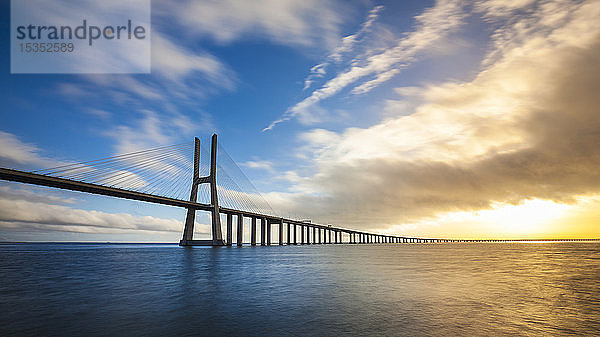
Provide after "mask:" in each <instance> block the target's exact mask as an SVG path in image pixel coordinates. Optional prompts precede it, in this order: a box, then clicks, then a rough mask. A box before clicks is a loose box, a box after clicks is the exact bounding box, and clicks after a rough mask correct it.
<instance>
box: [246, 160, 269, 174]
mask: <svg viewBox="0 0 600 337" xmlns="http://www.w3.org/2000/svg"><path fill="white" fill-rule="evenodd" d="M241 165H242V166H245V167H248V168H252V169H261V170H266V171H269V172H272V171H273V163H272V162H270V161H267V160H250V161H247V162H244V163H241Z"/></svg>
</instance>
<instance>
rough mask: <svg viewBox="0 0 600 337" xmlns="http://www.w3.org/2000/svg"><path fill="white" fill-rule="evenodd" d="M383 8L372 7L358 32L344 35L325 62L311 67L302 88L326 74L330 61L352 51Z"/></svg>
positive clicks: (336, 60) (337, 61)
mask: <svg viewBox="0 0 600 337" xmlns="http://www.w3.org/2000/svg"><path fill="white" fill-rule="evenodd" d="M381 10H383V6H375V7H374V8H373V9H371V10H370V11H369V13H368V15H367V19H366V20H365V22H363V23H362V24H361V25H360V29H359V30H358V31H357V32H356V33H354V34H352V35H348V36H344V37H343V38H342V39H341V40H340V41H339V43H338V45H337V46H336V47H335V49H333V51H332V52H331V53H330V54H329V55H328V56H327V58H326V60H325V62H323V63H319V64H317V65H315V66H313V67H312V68H310V75H308V77H307V78H306V79H305V80H304V88H303V89H302V90H306V89H308V88H309V87H310V86H311V85H312V83H313V82H314V81H315V80H316V79H317V78H321V77H323V76H325V74H326V68H327V66H329V63H331V62H333V63H339V62H340V61H342V58H343V57H344V56H345V55H346V54H348V53H350V52H351V51H352V49H353V47H354V45H355V44H356V43H357V42H360V39H361V38H362V37H363V35H365V34H366V33H367V32H368V31H369V29H370V28H371V26H372V25H373V23H374V22H375V20H377V18H378V17H379V12H380V11H381Z"/></svg>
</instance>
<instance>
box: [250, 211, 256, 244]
mask: <svg viewBox="0 0 600 337" xmlns="http://www.w3.org/2000/svg"><path fill="white" fill-rule="evenodd" d="M250 245H252V246H256V218H255V217H252V224H251V225H250Z"/></svg>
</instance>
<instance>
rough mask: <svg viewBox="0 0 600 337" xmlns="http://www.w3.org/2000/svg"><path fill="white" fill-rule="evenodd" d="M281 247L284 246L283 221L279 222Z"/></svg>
mask: <svg viewBox="0 0 600 337" xmlns="http://www.w3.org/2000/svg"><path fill="white" fill-rule="evenodd" d="M279 245H280V246H281V245H283V219H282V220H280V221H279Z"/></svg>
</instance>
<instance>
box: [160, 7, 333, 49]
mask: <svg viewBox="0 0 600 337" xmlns="http://www.w3.org/2000/svg"><path fill="white" fill-rule="evenodd" d="M156 6H157V13H159V14H161V15H163V14H164V15H166V16H167V17H172V15H175V16H176V18H177V20H176V21H174V23H175V24H178V25H181V26H183V27H185V28H184V31H186V32H187V33H190V34H194V35H199V36H206V37H210V38H212V39H214V40H216V41H218V42H221V43H230V42H232V41H235V40H239V39H241V38H242V37H258V38H263V37H265V38H267V39H269V40H270V41H273V42H276V43H279V44H283V45H291V46H303V47H307V46H314V45H315V44H325V45H330V44H333V43H334V41H335V40H336V39H337V36H338V28H337V27H338V24H339V23H341V21H342V12H341V11H340V8H338V7H339V6H338V5H337V4H336V3H335V2H333V1H329V2H323V1H318V0H306V1H294V0H277V1H273V0H259V1H252V2H248V1H244V0H225V1H179V2H177V3H176V6H173V3H172V2H170V1H165V2H160V3H156Z"/></svg>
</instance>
